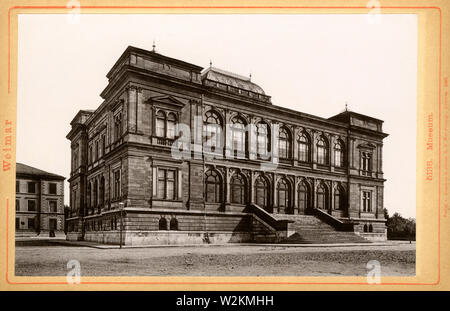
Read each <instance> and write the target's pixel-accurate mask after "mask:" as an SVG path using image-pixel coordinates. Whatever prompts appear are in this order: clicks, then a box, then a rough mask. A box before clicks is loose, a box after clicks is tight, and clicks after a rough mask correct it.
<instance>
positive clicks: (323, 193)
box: [317, 184, 328, 209]
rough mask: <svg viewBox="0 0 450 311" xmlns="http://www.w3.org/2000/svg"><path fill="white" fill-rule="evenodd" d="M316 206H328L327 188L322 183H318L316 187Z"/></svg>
mask: <svg viewBox="0 0 450 311" xmlns="http://www.w3.org/2000/svg"><path fill="white" fill-rule="evenodd" d="M317 208H319V209H327V208H328V190H327V188H326V187H325V185H323V184H320V185H319V186H318V187H317Z"/></svg>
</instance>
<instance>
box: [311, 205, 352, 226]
mask: <svg viewBox="0 0 450 311" xmlns="http://www.w3.org/2000/svg"><path fill="white" fill-rule="evenodd" d="M313 213H314V215H315V216H316V217H317V218H319V219H320V220H322V221H323V222H325V223H327V224H329V225H330V226H333V227H334V228H335V229H336V230H338V231H351V232H353V231H354V225H356V223H354V222H343V221H342V220H340V219H338V218H336V217H334V216H333V215H330V214H328V213H327V212H325V211H323V210H321V209H318V208H314V209H313Z"/></svg>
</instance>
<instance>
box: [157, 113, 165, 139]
mask: <svg viewBox="0 0 450 311" xmlns="http://www.w3.org/2000/svg"><path fill="white" fill-rule="evenodd" d="M156 136H158V137H165V136H166V114H165V113H164V111H162V110H159V111H158V112H157V113H156Z"/></svg>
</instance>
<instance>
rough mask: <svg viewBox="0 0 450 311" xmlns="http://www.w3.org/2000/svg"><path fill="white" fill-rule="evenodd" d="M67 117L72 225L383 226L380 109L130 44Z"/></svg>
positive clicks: (265, 237) (98, 232)
mask: <svg viewBox="0 0 450 311" xmlns="http://www.w3.org/2000/svg"><path fill="white" fill-rule="evenodd" d="M107 78H108V85H107V86H106V88H105V89H104V90H103V92H102V93H101V97H102V98H103V102H102V103H101V105H100V106H99V107H98V108H97V109H96V110H81V111H79V112H78V113H77V114H76V116H75V117H74V119H73V120H72V122H71V130H70V132H69V133H68V135H67V139H69V140H70V142H71V172H70V178H69V182H70V211H69V215H68V219H67V230H68V232H67V239H69V240H86V241H95V242H99V243H107V244H119V243H122V244H125V245H146V244H149V245H150V244H198V243H229V242H236V243H239V242H264V243H266V242H267V243H345V242H370V241H375V240H377V241H379V240H385V239H386V226H385V222H386V220H385V218H384V212H383V189H384V181H385V179H384V178H383V170H382V147H383V139H384V138H385V137H387V134H386V133H383V131H382V124H383V121H381V120H378V119H376V118H372V117H370V116H366V115H362V114H359V113H356V112H353V111H348V110H347V109H346V110H345V111H343V112H341V113H339V114H337V115H335V116H332V117H330V118H322V117H318V116H313V115H309V114H306V113H303V112H298V111H295V110H291V109H287V108H283V107H280V106H276V105H274V104H272V101H271V97H270V96H268V95H267V94H266V93H265V92H264V90H263V89H262V88H261V87H259V86H258V85H256V84H255V83H253V82H252V81H251V78H249V77H244V76H241V75H237V74H234V73H231V72H227V71H224V70H221V69H218V68H215V67H212V66H210V67H208V68H206V69H203V68H202V67H199V66H197V65H193V64H190V63H187V62H184V61H181V60H178V59H174V58H170V57H167V56H164V55H161V54H159V53H157V52H156V51H155V50H152V51H148V50H143V49H139V48H135V47H131V46H129V47H128V48H127V49H126V50H125V51H124V53H123V54H122V55H121V56H120V58H119V59H118V60H117V62H116V63H115V64H114V66H113V67H112V68H111V70H110V71H109V72H108V74H107Z"/></svg>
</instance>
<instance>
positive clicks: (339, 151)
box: [334, 140, 345, 167]
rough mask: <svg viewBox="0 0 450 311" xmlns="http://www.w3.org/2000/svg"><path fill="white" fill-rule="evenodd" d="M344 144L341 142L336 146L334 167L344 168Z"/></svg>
mask: <svg viewBox="0 0 450 311" xmlns="http://www.w3.org/2000/svg"><path fill="white" fill-rule="evenodd" d="M344 154H345V153H344V143H343V142H342V141H340V140H338V141H337V142H336V144H335V145H334V165H335V166H338V167H344V165H345V160H344Z"/></svg>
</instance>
